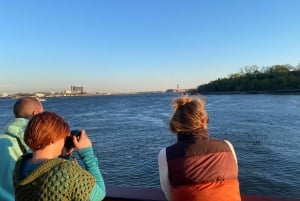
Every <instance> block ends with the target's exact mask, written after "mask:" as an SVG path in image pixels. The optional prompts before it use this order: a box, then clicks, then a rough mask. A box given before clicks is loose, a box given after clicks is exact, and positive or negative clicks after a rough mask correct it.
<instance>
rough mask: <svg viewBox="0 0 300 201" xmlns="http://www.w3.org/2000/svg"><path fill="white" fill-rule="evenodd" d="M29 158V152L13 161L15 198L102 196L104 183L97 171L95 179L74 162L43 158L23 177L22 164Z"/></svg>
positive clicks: (59, 199) (58, 200)
mask: <svg viewBox="0 0 300 201" xmlns="http://www.w3.org/2000/svg"><path fill="white" fill-rule="evenodd" d="M31 157H32V154H25V155H23V156H22V157H21V158H20V159H19V160H18V161H17V163H16V168H15V171H14V187H15V194H16V195H15V196H16V197H15V198H16V201H46V200H47V201H51V200H53V201H54V200H55V201H69V200H76V201H77V200H82V201H86V200H97V201H99V200H102V199H103V198H104V196H105V186H104V181H103V179H102V176H101V173H100V171H99V173H100V176H101V178H99V175H98V176H97V175H96V176H97V177H98V178H97V177H95V176H93V175H92V174H93V173H92V174H91V173H90V172H88V171H86V170H84V169H83V168H81V167H80V165H78V163H77V162H76V161H70V160H66V159H63V158H55V159H51V160H47V161H45V162H43V163H42V164H41V165H40V166H38V167H37V168H36V169H35V170H34V171H33V172H32V173H31V174H29V175H28V176H27V177H26V178H23V177H22V174H21V173H22V168H24V167H22V165H24V161H26V160H30V158H31ZM83 162H85V161H84V160H83ZM90 162H91V161H90ZM87 169H88V168H87ZM92 169H93V168H92ZM99 179H100V180H99ZM96 180H98V181H96Z"/></svg>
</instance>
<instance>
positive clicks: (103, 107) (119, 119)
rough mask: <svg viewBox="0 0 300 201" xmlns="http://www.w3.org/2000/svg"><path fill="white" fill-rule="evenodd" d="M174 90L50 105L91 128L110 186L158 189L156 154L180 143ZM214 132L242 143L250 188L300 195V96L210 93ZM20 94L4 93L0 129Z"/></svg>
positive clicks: (244, 185) (246, 189) (243, 180)
mask: <svg viewBox="0 0 300 201" xmlns="http://www.w3.org/2000/svg"><path fill="white" fill-rule="evenodd" d="M178 96H179V95H178V94H175V93H162V94H159V93H158V94H136V95H113V96H91V97H61V98H48V99H47V101H45V102H43V105H44V108H45V110H50V111H54V112H57V113H58V114H60V115H62V116H64V118H65V119H66V120H67V121H68V123H69V124H70V126H71V128H72V129H85V130H86V131H87V134H88V135H89V136H90V138H91V139H92V142H93V146H94V151H95V153H96V155H97V156H98V159H99V163H100V168H101V171H102V174H103V176H104V179H105V182H106V183H107V184H114V185H122V186H151V187H159V175H158V166H157V154H158V152H159V151H160V149H162V148H163V147H165V146H167V145H170V144H172V143H174V142H175V140H176V137H175V136H174V134H172V133H170V132H169V130H168V121H169V119H170V116H171V114H172V107H171V103H172V100H173V99H174V98H176V97H178ZM206 99H207V111H208V114H209V117H210V122H209V130H210V135H211V137H214V138H221V139H227V140H229V141H231V142H232V144H233V145H234V147H235V150H236V153H237V157H238V163H239V180H240V187H241V192H242V193H243V194H255V195H270V196H277V197H291V198H300V192H299V189H300V148H299V147H300V129H299V128H300V96H299V95H207V96H206ZM14 101H15V100H12V99H8V100H6V99H5V100H4V99H2V100H1V99H0V128H1V132H3V130H4V127H5V126H6V125H7V124H8V123H9V122H10V121H12V120H13V115H12V111H11V108H12V106H13V104H14Z"/></svg>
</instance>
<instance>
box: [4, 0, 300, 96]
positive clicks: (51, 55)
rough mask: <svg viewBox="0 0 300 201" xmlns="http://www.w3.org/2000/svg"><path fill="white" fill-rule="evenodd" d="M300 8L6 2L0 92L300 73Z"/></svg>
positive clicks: (199, 0)
mask: <svg viewBox="0 0 300 201" xmlns="http://www.w3.org/2000/svg"><path fill="white" fill-rule="evenodd" d="M299 8H300V1H299V0H186V1H178V0H97V1H96V0H90V1H85V0H80V1H79V0H72V1H71V0H48V1H46V0H45V1H41V0H26V1H24V0H19V1H18V0H16V1H10V0H0V92H2V93H4V92H5V93H9V94H10V93H20V92H37V91H47V92H62V91H63V90H66V89H70V86H72V85H74V86H83V87H84V90H85V91H86V92H88V93H95V92H99V93H119V92H120V93H131V92H145V91H165V90H166V89H175V88H176V86H177V85H179V87H180V88H183V89H189V88H196V87H197V86H199V85H201V84H205V83H208V82H210V81H213V80H216V79H218V78H224V77H227V76H229V75H230V74H233V73H237V72H240V70H241V69H242V68H244V67H245V66H251V65H257V66H258V67H270V66H273V65H277V64H290V65H292V66H296V65H298V64H299V63H300V12H299Z"/></svg>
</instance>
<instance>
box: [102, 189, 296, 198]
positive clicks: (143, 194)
mask: <svg viewBox="0 0 300 201" xmlns="http://www.w3.org/2000/svg"><path fill="white" fill-rule="evenodd" d="M106 194H107V195H106V197H105V198H104V201H134V200H135V201H167V200H166V198H165V196H164V194H163V192H162V191H161V190H160V189H159V188H155V187H127V186H113V185H106ZM241 198H242V201H300V199H292V198H277V197H270V196H260V195H241ZM183 201H185V200H183Z"/></svg>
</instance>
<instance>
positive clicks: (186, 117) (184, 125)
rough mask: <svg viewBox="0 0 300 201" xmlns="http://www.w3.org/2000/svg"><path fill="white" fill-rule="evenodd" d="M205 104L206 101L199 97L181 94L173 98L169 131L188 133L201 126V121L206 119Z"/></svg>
mask: <svg viewBox="0 0 300 201" xmlns="http://www.w3.org/2000/svg"><path fill="white" fill-rule="evenodd" d="M205 104H206V101H205V100H204V99H203V98H201V99H200V98H199V97H192V96H182V97H180V98H177V99H175V100H174V101H173V109H174V113H173V116H172V118H171V120H170V125H169V127H170V130H171V132H173V133H180V132H183V133H189V132H193V131H196V130H198V129H201V128H203V124H204V123H203V122H205V121H208V116H207V112H206V110H205Z"/></svg>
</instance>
